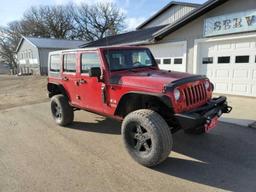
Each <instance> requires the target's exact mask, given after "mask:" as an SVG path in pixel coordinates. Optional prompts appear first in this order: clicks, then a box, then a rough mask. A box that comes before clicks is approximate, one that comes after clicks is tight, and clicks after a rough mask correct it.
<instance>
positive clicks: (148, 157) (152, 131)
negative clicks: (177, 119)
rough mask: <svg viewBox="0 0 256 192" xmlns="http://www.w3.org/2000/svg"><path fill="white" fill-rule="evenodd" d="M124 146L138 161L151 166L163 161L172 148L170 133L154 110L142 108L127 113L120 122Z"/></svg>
mask: <svg viewBox="0 0 256 192" xmlns="http://www.w3.org/2000/svg"><path fill="white" fill-rule="evenodd" d="M122 136H123V141H124V144H125V147H126V149H127V151H128V152H129V154H130V155H131V157H132V158H133V159H134V160H135V161H137V162H138V163H140V164H142V165H144V166H146V167H152V166H155V165H158V164H159V163H161V162H162V161H164V160H165V159H166V158H167V157H168V156H169V154H170V152H171V150H172V143H173V141H172V134H171V130H170V129H169V126H168V125H167V123H166V122H165V120H164V119H163V118H162V117H161V116H160V115H159V114H158V113H156V112H155V111H152V110H148V109H142V110H138V111H134V112H132V113H130V114H128V115H127V116H126V117H125V119H124V121H123V123H122Z"/></svg>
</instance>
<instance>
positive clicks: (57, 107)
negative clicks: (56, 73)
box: [51, 95, 74, 126]
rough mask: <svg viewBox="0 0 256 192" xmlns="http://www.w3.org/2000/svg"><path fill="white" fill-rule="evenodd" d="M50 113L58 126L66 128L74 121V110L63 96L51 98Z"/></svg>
mask: <svg viewBox="0 0 256 192" xmlns="http://www.w3.org/2000/svg"><path fill="white" fill-rule="evenodd" d="M51 112H52V116H53V118H54V120H55V122H56V123H57V124H58V125H61V126H66V125H69V124H71V123H72V122H73V120H74V110H73V108H72V107H71V106H70V105H69V102H68V99H67V97H65V96H64V95H55V96H53V97H52V98H51Z"/></svg>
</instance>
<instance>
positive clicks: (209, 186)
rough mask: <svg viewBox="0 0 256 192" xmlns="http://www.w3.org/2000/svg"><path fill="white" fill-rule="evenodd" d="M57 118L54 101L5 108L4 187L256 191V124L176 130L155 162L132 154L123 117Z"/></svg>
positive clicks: (0, 160) (0, 115)
mask: <svg viewBox="0 0 256 192" xmlns="http://www.w3.org/2000/svg"><path fill="white" fill-rule="evenodd" d="M75 121H76V122H75V124H74V125H72V126H70V127H67V128H62V127H58V126H56V125H55V124H54V122H53V120H52V118H51V115H50V113H49V103H42V104H35V105H30V106H23V107H18V108H12V109H7V110H2V111H0V122H1V123H0V191H1V192H16V191H24V192H30V191H31V192H35V191H37V192H38V191H47V192H49V191H54V192H58V191H60V192H63V191H67V192H76V191H83V192H86V191H92V192H97V191H99V192H102V191H106V192H108V191H117V192H121V191H129V192H133V191H136V192H137V191H140V192H143V191H147V192H148V191H158V192H161V191H164V192H165V191H196V192H198V191H243V192H246V191H248V192H251V191H256V182H255V178H256V152H255V151H256V141H255V138H256V130H255V129H250V128H245V127H240V126H235V125H230V124H225V123H220V125H219V126H218V128H217V129H215V130H213V131H212V132H211V133H210V134H207V135H204V136H188V135H185V134H184V133H183V132H179V133H177V134H175V135H174V149H173V152H172V153H171V155H170V157H169V158H168V159H167V161H166V162H164V163H163V164H161V165H160V166H158V167H156V168H154V169H148V168H145V167H142V166H140V165H138V164H137V163H135V162H134V161H133V160H132V159H131V158H130V157H129V156H128V154H127V153H126V151H125V150H124V147H123V145H122V140H121V137H120V124H119V123H117V122H115V121H112V120H109V119H105V118H103V117H101V116H98V115H94V114H91V113H87V112H82V111H80V112H76V119H75Z"/></svg>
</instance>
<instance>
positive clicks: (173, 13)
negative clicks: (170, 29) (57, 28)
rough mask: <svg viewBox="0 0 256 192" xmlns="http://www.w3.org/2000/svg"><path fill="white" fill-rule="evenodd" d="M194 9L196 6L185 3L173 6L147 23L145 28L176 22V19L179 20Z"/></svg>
mask: <svg viewBox="0 0 256 192" xmlns="http://www.w3.org/2000/svg"><path fill="white" fill-rule="evenodd" d="M194 9H195V7H189V6H184V5H174V6H171V7H170V8H169V9H168V10H166V11H165V12H164V13H163V14H161V15H159V16H158V17H157V18H155V19H154V20H153V21H151V22H150V23H148V24H147V25H145V26H144V27H143V29H145V28H150V27H155V26H160V25H166V24H171V23H174V22H175V21H177V20H178V19H180V18H181V17H183V16H184V15H186V14H187V13H189V12H190V11H192V10H194Z"/></svg>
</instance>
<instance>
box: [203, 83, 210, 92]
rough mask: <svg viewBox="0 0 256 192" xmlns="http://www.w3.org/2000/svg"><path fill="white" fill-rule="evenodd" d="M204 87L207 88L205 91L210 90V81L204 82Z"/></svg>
mask: <svg viewBox="0 0 256 192" xmlns="http://www.w3.org/2000/svg"><path fill="white" fill-rule="evenodd" d="M204 86H205V89H206V90H209V88H210V83H209V81H205V82H204Z"/></svg>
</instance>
